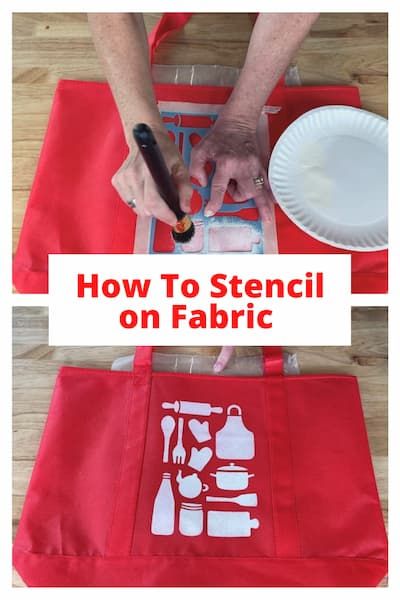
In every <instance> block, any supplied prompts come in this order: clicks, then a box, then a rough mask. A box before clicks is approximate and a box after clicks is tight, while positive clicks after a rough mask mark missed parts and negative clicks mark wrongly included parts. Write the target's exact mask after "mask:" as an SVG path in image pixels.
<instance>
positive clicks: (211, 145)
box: [190, 116, 272, 220]
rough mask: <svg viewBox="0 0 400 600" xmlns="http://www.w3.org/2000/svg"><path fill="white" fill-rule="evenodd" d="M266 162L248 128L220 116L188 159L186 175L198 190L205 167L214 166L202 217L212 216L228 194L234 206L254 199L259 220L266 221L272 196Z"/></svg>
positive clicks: (203, 177) (254, 135)
mask: <svg viewBox="0 0 400 600" xmlns="http://www.w3.org/2000/svg"><path fill="white" fill-rule="evenodd" d="M267 160H268V157H267V156H262V153H261V150H260V147H259V144H258V141H257V136H256V131H255V130H254V129H253V128H252V127H250V126H249V125H248V124H245V123H241V122H239V121H236V120H231V119H228V118H226V117H223V116H220V117H219V118H218V119H217V121H216V123H215V125H214V126H213V127H212V129H211V130H210V132H209V133H208V134H207V135H206V136H205V137H204V138H203V139H202V140H201V142H200V143H199V144H198V145H197V146H195V147H194V148H193V150H192V156H191V163H190V175H191V176H192V177H193V178H195V179H197V181H198V182H199V183H200V185H202V186H205V185H207V173H206V169H205V167H206V164H207V163H208V162H213V163H215V173H214V176H213V180H212V184H211V196H210V200H209V202H208V204H207V206H206V210H205V216H206V217H211V216H212V215H214V214H215V213H216V212H217V211H218V210H219V209H220V208H221V206H222V204H223V201H224V195H225V192H229V194H230V196H231V197H232V198H233V200H235V201H236V202H244V201H246V200H248V199H249V198H254V200H255V203H256V206H257V208H258V210H259V213H260V217H261V218H262V219H267V220H269V215H270V207H271V201H272V192H271V190H270V187H269V184H268V180H267V173H266V170H265V168H266V164H267ZM257 180H258V182H257Z"/></svg>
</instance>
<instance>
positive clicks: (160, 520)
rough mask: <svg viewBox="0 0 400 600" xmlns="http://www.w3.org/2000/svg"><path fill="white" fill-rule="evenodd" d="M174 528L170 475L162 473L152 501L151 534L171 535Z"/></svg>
mask: <svg viewBox="0 0 400 600" xmlns="http://www.w3.org/2000/svg"><path fill="white" fill-rule="evenodd" d="M174 528H175V499H174V495H173V493H172V487H171V473H163V476H162V480H161V484H160V487H159V490H158V492H157V495H156V497H155V500H154V506H153V516H152V520H151V533H154V535H172V534H173V533H174Z"/></svg>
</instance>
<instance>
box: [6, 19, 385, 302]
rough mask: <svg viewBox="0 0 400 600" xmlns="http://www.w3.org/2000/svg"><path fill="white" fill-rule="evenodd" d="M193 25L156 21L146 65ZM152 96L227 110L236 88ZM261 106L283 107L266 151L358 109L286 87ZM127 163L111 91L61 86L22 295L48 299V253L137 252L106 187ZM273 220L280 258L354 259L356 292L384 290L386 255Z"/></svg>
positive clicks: (347, 94) (350, 97) (341, 99)
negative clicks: (310, 118)
mask: <svg viewBox="0 0 400 600" xmlns="http://www.w3.org/2000/svg"><path fill="white" fill-rule="evenodd" d="M189 18H190V13H185V14H176V13H170V14H168V15H165V16H164V17H163V18H162V19H161V21H160V23H159V24H158V26H157V27H156V28H155V30H154V31H153V32H152V34H151V35H150V51H151V57H152V58H153V55H154V51H155V48H156V47H157V46H158V44H159V43H160V41H161V40H162V39H163V38H164V37H165V36H166V35H167V34H168V33H169V32H170V31H173V30H176V29H179V28H180V27H182V26H183V25H184V24H185V23H186V22H187V21H188V19H189ZM155 92H156V96H157V99H158V100H159V101H163V100H164V101H171V102H190V103H192V104H194V105H196V104H198V105H203V104H207V105H208V104H224V103H225V102H226V101H227V100H228V98H229V96H230V94H231V92H232V89H231V88H225V87H214V86H190V85H175V84H158V85H155ZM267 104H269V105H272V106H278V107H281V110H280V111H279V112H278V113H276V114H270V115H269V134H270V142H271V145H272V147H273V146H274V144H275V143H276V141H277V139H278V138H279V136H280V135H281V133H283V131H284V130H285V129H286V128H287V127H288V125H290V123H291V122H292V121H294V120H295V119H296V118H297V117H299V116H300V115H301V114H303V113H305V112H307V111H308V110H311V109H313V108H316V107H318V106H324V105H330V104H344V105H348V106H354V107H360V106H361V102H360V96H359V92H358V90H357V88H355V87H352V86H307V87H303V86H293V87H288V86H285V85H283V83H282V81H281V82H279V84H278V86H277V87H276V89H275V90H274V91H273V93H272V94H271V96H270V98H269V99H268V101H267ZM126 154H127V147H126V143H125V139H124V135H123V131H122V127H121V123H120V119H119V115H118V112H117V109H116V106H115V103H114V100H113V98H112V95H111V92H110V89H109V87H108V85H106V84H104V83H96V82H84V81H60V82H59V84H58V86H57V89H56V92H55V97H54V101H53V107H52V111H51V114H50V119H49V124H48V129H47V133H46V136H45V140H44V143H43V147H42V151H41V155H40V159H39V163H38V167H37V171H36V176H35V180H34V183H33V186H32V190H31V194H30V198H29V202H28V205H27V209H26V213H25V218H24V222H23V227H22V230H21V235H20V240H19V245H18V249H17V252H16V255H15V258H14V264H13V280H14V285H15V287H16V289H17V290H18V291H19V292H23V293H47V291H48V255H49V254H59V253H61V254H64V253H71V254H80V253H83V254H86V253H99V254H102V253H106V254H113V253H117V254H119V253H122V254H130V253H132V252H133V248H134V234H135V223H136V218H135V214H134V213H133V212H132V211H131V210H130V209H129V208H128V207H127V206H126V205H125V204H124V203H123V202H122V201H121V200H120V198H119V196H118V194H117V193H116V191H115V190H114V189H113V187H112V185H111V178H112V176H113V175H114V173H115V172H116V171H117V170H118V168H119V167H120V166H121V164H122V162H123V160H124V159H125V157H126ZM275 212H276V223H277V236H278V249H279V252H280V253H283V254H309V253H311V254H312V253H320V254H321V253H329V254H331V253H347V254H351V262H352V292H353V293H372V292H375V293H385V292H386V291H387V251H378V252H350V253H349V252H346V251H345V250H341V249H338V248H334V247H333V246H329V245H327V244H323V243H321V242H319V241H317V240H315V239H313V238H312V237H310V236H309V235H307V234H306V233H304V232H303V231H302V230H301V229H299V228H298V227H297V226H296V225H295V224H294V223H293V222H292V221H290V219H289V218H288V217H287V216H286V215H285V214H284V213H283V211H282V210H281V209H280V208H279V207H278V206H276V209H275ZM162 229H163V228H162V225H161V226H160V230H162ZM164 229H165V228H164ZM168 235H169V234H168Z"/></svg>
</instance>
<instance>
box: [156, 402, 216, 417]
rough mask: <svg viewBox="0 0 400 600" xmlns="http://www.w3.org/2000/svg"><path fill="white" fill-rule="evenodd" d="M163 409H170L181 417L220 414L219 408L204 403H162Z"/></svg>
mask: <svg viewBox="0 0 400 600" xmlns="http://www.w3.org/2000/svg"><path fill="white" fill-rule="evenodd" d="M162 407H163V408H164V409H172V410H174V411H175V412H176V413H180V414H181V415H199V416H204V417H209V416H210V415H211V414H212V413H216V414H221V413H222V407H221V406H211V404H208V403H206V402H187V401H186V400H176V402H163V403H162Z"/></svg>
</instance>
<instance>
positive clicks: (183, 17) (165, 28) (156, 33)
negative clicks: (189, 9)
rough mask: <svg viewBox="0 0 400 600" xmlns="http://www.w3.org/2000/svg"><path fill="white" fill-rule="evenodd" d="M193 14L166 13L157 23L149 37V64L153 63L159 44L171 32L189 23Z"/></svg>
mask: <svg viewBox="0 0 400 600" xmlns="http://www.w3.org/2000/svg"><path fill="white" fill-rule="evenodd" d="M192 14H193V13H166V14H164V15H163V16H162V17H161V19H160V20H159V21H158V23H157V25H156V26H155V27H154V29H153V31H152V32H151V33H150V35H149V51H150V62H151V63H153V62H154V55H155V52H156V50H157V48H158V46H159V45H160V44H161V42H162V40H163V39H164V38H166V37H167V36H168V35H169V34H170V33H171V32H172V31H176V30H178V29H182V27H184V26H185V25H186V23H187V22H188V21H189V19H190V17H191V16H192Z"/></svg>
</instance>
